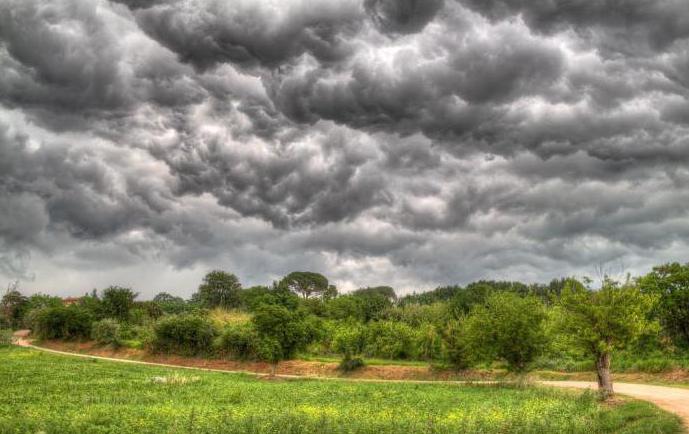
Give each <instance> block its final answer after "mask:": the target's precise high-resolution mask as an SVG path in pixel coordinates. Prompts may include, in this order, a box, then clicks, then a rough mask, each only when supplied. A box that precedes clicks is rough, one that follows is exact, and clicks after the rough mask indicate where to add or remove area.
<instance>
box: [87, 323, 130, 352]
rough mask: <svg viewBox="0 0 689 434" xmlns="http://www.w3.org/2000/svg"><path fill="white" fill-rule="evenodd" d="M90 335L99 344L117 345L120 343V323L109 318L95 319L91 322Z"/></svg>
mask: <svg viewBox="0 0 689 434" xmlns="http://www.w3.org/2000/svg"><path fill="white" fill-rule="evenodd" d="M91 337H92V338H93V340H95V341H96V342H98V343H99V344H101V345H112V346H114V347H119V346H120V345H122V333H121V327H120V323H118V322H117V321H116V320H114V319H111V318H107V319H103V320H100V321H97V322H95V323H93V327H92V329H91Z"/></svg>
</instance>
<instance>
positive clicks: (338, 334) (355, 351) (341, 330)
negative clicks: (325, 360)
mask: <svg viewBox="0 0 689 434" xmlns="http://www.w3.org/2000/svg"><path fill="white" fill-rule="evenodd" d="M365 344H366V335H365V330H364V327H362V326H361V325H359V324H356V323H353V324H341V325H340V326H339V327H337V328H336V329H335V331H334V333H333V337H332V349H333V351H336V352H337V353H339V354H342V355H343V357H344V359H349V358H351V357H352V356H355V355H359V354H361V353H363V351H364V345H365Z"/></svg>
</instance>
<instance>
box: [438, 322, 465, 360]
mask: <svg viewBox="0 0 689 434" xmlns="http://www.w3.org/2000/svg"><path fill="white" fill-rule="evenodd" d="M441 338H442V350H443V354H444V357H445V359H446V360H447V361H448V362H450V364H451V365H452V366H453V367H454V368H456V369H467V368H468V367H469V366H471V357H470V356H471V355H470V353H469V350H468V345H467V338H466V333H465V329H464V327H463V326H462V322H461V321H460V320H457V319H453V320H450V321H448V323H447V325H446V326H445V328H444V329H443V332H442V334H441Z"/></svg>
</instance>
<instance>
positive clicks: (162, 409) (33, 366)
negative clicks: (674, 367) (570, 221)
mask: <svg viewBox="0 0 689 434" xmlns="http://www.w3.org/2000/svg"><path fill="white" fill-rule="evenodd" d="M0 391H1V392H0V432H2V433H29V432H31V433H36V432H45V433H123V432H125V433H126V432H131V433H192V432H194V433H195V432H204V433H205V432H208V433H304V432H309V433H376V434H383V433H459V432H464V433H491V432H495V433H498V432H500V433H506V432H514V433H543V432H566V433H596V432H600V433H612V432H622V433H644V434H648V433H675V432H681V426H680V423H679V421H678V419H677V418H676V417H674V416H672V415H670V414H668V413H665V412H663V411H661V410H659V409H657V408H656V407H654V406H652V405H650V404H646V403H641V402H627V403H623V404H620V405H615V406H613V407H608V406H606V405H601V404H599V403H598V402H597V401H596V400H595V399H594V397H593V396H591V395H590V394H585V393H584V394H582V393H573V392H572V393H570V392H565V391H556V390H549V389H538V388H505V387H497V386H452V385H440V384H439V385H428V384H402V383H386V384H381V383H362V382H345V381H315V380H299V381H280V380H271V381H267V380H260V379H256V378H253V377H250V376H242V375H233V374H222V373H206V372H199V371H190V370H178V369H164V368H155V367H147V366H136V365H128V364H122V363H114V362H104V361H93V360H90V359H78V358H71V357H62V356H55V355H49V354H46V353H41V352H37V351H33V350H28V349H20V348H1V349H0Z"/></svg>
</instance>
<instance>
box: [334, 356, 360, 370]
mask: <svg viewBox="0 0 689 434" xmlns="http://www.w3.org/2000/svg"><path fill="white" fill-rule="evenodd" d="M364 366H366V363H364V360H363V359H362V358H361V357H349V356H345V358H344V359H342V361H341V362H340V364H339V366H338V369H339V370H340V371H342V372H352V371H356V370H357V369H361V368H363V367H364Z"/></svg>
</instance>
